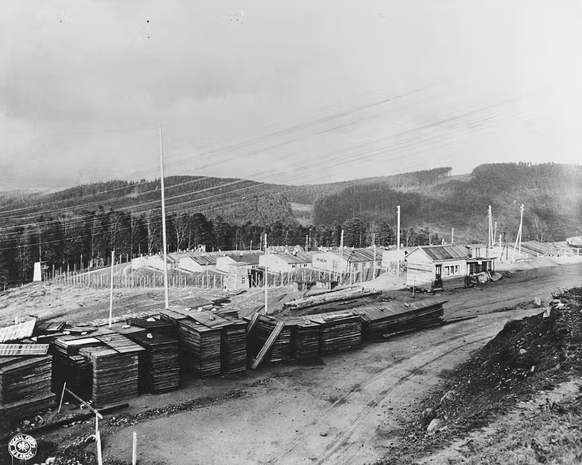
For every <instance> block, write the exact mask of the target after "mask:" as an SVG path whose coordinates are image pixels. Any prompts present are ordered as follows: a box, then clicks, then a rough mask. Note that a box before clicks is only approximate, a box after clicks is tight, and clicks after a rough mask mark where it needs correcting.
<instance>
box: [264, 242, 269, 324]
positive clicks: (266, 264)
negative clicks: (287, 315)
mask: <svg viewBox="0 0 582 465" xmlns="http://www.w3.org/2000/svg"><path fill="white" fill-rule="evenodd" d="M267 260H268V258H267V233H265V315H268V314H269V308H268V306H267V304H268V301H267V298H268V288H267V285H268V282H269V277H268V274H267V266H268V263H267Z"/></svg>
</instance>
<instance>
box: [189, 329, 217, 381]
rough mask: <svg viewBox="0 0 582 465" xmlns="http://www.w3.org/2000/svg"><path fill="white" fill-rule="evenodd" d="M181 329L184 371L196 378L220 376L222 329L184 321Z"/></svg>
mask: <svg viewBox="0 0 582 465" xmlns="http://www.w3.org/2000/svg"><path fill="white" fill-rule="evenodd" d="M179 328H180V356H181V357H180V358H181V361H182V365H183V367H184V369H185V370H186V371H187V372H189V373H191V374H193V375H194V376H200V377H206V376H212V375H217V374H220V346H221V329H220V328H209V327H208V326H205V325H203V324H202V323H200V322H198V321H194V320H191V319H188V318H187V319H183V320H180V322H179Z"/></svg>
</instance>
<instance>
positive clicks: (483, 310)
mask: <svg viewBox="0 0 582 465" xmlns="http://www.w3.org/2000/svg"><path fill="white" fill-rule="evenodd" d="M581 282H582V266H581V264H580V263H579V262H578V263H573V264H567V265H563V266H560V267H545V268H540V269H527V270H524V271H514V272H512V274H511V275H510V276H509V277H507V278H505V279H504V280H502V281H499V282H497V283H490V284H489V285H486V286H483V287H482V288H481V289H482V290H480V289H479V288H475V289H465V290H460V291H457V292H453V293H449V294H447V295H445V296H443V297H444V298H445V299H447V300H448V301H449V303H448V304H447V306H446V308H447V310H446V316H448V317H457V316H468V315H478V316H479V317H478V318H476V319H472V320H467V321H463V322H460V323H457V324H454V325H449V326H444V327H440V328H436V329H432V330H427V331H423V332H418V333H413V334H409V335H406V336H400V337H397V338H393V339H390V340H388V341H385V342H382V343H375V344H366V345H364V346H363V348H362V349H361V350H356V351H353V352H348V353H343V354H338V355H336V356H333V357H327V358H325V360H324V364H323V365H313V366H305V365H298V364H279V365H270V366H266V367H263V369H262V370H260V371H259V372H248V373H247V374H245V375H244V376H240V377H238V378H235V379H232V378H225V379H219V380H214V381H200V380H198V381H194V382H192V383H191V384H190V385H189V386H188V388H187V390H186V391H184V390H181V391H179V392H180V394H176V395H179V396H182V397H183V396H185V395H189V396H191V397H192V398H195V397H198V396H208V395H212V394H213V392H218V391H216V387H217V383H220V385H221V389H235V388H236V389H240V390H241V391H242V396H241V397H239V398H234V399H231V400H226V401H222V402H218V403H215V404H213V405H211V406H208V407H204V408H200V409H198V410H194V411H187V412H182V413H178V414H175V415H172V416H169V417H164V418H160V419H156V420H152V421H148V422H144V423H138V424H137V425H135V426H133V427H132V428H131V429H130V428H122V429H119V430H117V431H115V432H114V433H112V434H111V435H109V436H108V437H107V438H106V440H105V454H106V457H110V458H113V457H115V458H117V459H122V460H127V461H129V460H130V458H131V456H130V453H131V442H130V438H131V431H132V430H135V431H137V434H138V443H139V447H138V449H139V458H140V463H141V464H142V465H149V464H182V463H188V464H241V465H244V464H256V463H263V464H289V465H290V464H307V463H310V464H311V463H318V464H324V463H330V464H356V465H358V464H364V463H370V462H372V461H374V460H375V459H376V458H379V457H381V456H382V454H383V452H385V451H386V450H387V448H389V447H390V446H391V444H393V443H395V441H397V437H398V434H399V424H400V423H399V420H400V419H402V418H406V417H407V416H408V415H410V412H411V411H412V410H413V408H414V405H415V403H417V402H418V401H419V400H420V399H421V398H422V397H423V396H424V395H425V394H426V393H427V391H428V390H429V389H431V388H432V387H433V386H435V385H436V384H437V383H438V382H439V376H441V375H442V374H443V373H444V372H446V371H447V370H450V369H452V368H454V367H455V366H456V365H457V364H459V363H460V362H462V361H463V360H465V359H466V358H467V357H468V355H469V354H470V353H471V352H472V351H474V350H477V349H478V348H480V347H482V346H483V345H484V344H486V342H487V341H488V340H490V339H491V338H492V337H493V336H494V335H495V334H496V333H497V332H498V331H499V330H500V329H501V328H502V327H503V325H504V324H505V323H506V322H507V321H508V320H510V319H514V318H520V317H523V316H526V315H530V314H534V313H538V312H539V311H540V310H539V309H531V308H530V309H521V308H517V309H514V310H506V311H501V310H502V309H507V308H510V307H515V306H517V304H520V303H524V302H526V303H530V302H531V301H532V300H533V298H534V297H536V296H538V297H541V298H542V299H543V300H546V301H548V300H549V299H550V293H551V292H553V291H556V290H557V289H558V288H566V287H571V286H574V285H580V283H581ZM398 293H400V296H401V297H402V296H403V295H405V291H397V292H396V293H395V295H396V294H398ZM419 298H420V296H419ZM140 399H141V400H140V401H139V402H140V403H141V404H142V405H143V404H144V403H149V405H148V406H149V408H152V406H155V405H156V404H158V403H161V402H167V397H165V398H162V397H154V396H149V397H145V398H144V397H143V396H142V397H141V398H140Z"/></svg>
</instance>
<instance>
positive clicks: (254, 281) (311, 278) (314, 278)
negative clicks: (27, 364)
mask: <svg viewBox="0 0 582 465" xmlns="http://www.w3.org/2000/svg"><path fill="white" fill-rule="evenodd" d="M385 272H386V270H381V269H377V270H376V273H375V274H376V277H378V276H380V275H381V274H382V273H385ZM388 272H390V271H388ZM227 279H228V276H226V275H221V274H218V273H208V274H205V273H203V274H198V275H188V274H184V273H180V274H173V276H169V277H168V287H172V288H179V287H182V288H184V287H197V288H201V289H224V288H225V283H226V281H227ZM372 279H374V270H373V269H372V268H368V269H366V270H364V271H356V272H351V273H342V274H339V275H338V274H337V273H331V272H329V271H316V270H308V271H307V270H302V271H292V272H279V273H269V274H268V277H267V284H268V286H269V287H285V286H292V285H293V284H294V283H299V282H300V283H315V282H337V283H338V284H339V285H350V284H359V283H363V282H366V281H371V280H372ZM51 281H53V282H54V283H55V284H65V285H68V286H80V287H92V288H108V287H110V286H111V275H108V274H107V273H106V272H102V273H81V272H78V271H77V272H75V271H73V272H68V273H56V274H55V275H54V276H53V277H52V279H51ZM247 285H248V287H263V285H264V278H263V276H262V275H261V274H259V273H256V274H251V275H250V277H249V280H248V284H247ZM163 286H164V276H163V275H161V274H160V275H146V276H119V275H114V276H113V287H114V288H152V287H153V288H155V287H163ZM243 286H244V285H243ZM238 287H242V286H241V285H240V283H239V285H238Z"/></svg>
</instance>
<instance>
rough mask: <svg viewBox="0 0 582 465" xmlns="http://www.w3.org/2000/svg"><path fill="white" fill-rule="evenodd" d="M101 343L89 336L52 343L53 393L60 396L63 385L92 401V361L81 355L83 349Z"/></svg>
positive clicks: (62, 339) (63, 339) (70, 336)
mask: <svg viewBox="0 0 582 465" xmlns="http://www.w3.org/2000/svg"><path fill="white" fill-rule="evenodd" d="M100 345H101V341H100V340H99V339H96V338H94V337H87V336H72V335H68V336H62V337H59V338H57V339H55V341H54V342H53V343H52V345H51V353H52V355H53V362H52V382H51V387H52V391H53V392H54V393H55V394H58V395H60V394H61V392H62V390H63V384H64V383H67V388H68V389H69V390H71V391H72V392H74V393H75V394H76V395H78V396H79V397H80V398H82V399H84V400H87V401H88V400H90V399H91V389H92V386H93V371H92V367H91V361H90V360H88V359H87V358H86V357H84V356H83V355H81V354H80V353H79V351H80V350H81V349H82V348H83V347H95V346H100Z"/></svg>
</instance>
